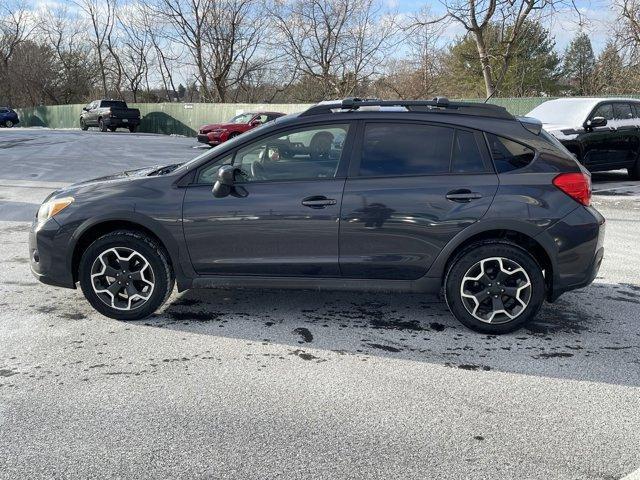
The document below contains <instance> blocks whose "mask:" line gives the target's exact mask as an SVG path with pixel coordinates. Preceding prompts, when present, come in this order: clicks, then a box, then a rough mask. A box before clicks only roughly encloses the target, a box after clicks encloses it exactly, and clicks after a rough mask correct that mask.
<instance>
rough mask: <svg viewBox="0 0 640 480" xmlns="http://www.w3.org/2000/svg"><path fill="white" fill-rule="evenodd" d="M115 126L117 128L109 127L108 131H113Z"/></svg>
mask: <svg viewBox="0 0 640 480" xmlns="http://www.w3.org/2000/svg"><path fill="white" fill-rule="evenodd" d="M116 128H118V127H109V131H110V132H115V131H116Z"/></svg>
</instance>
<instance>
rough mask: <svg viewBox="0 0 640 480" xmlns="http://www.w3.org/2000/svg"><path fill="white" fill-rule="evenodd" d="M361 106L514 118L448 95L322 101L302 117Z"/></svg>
mask: <svg viewBox="0 0 640 480" xmlns="http://www.w3.org/2000/svg"><path fill="white" fill-rule="evenodd" d="M360 107H404V108H406V109H407V110H408V111H410V112H427V113H437V112H442V113H457V114H462V115H477V116H482V117H492V118H502V119H506V120H514V119H515V117H514V116H513V115H511V114H510V113H509V112H508V111H507V109H506V108H504V107H501V106H499V105H492V104H489V103H475V102H452V101H450V100H449V99H448V98H446V97H435V98H434V99H433V100H379V99H368V98H367V99H361V98H345V99H344V100H336V101H332V102H320V103H318V104H317V105H314V106H313V107H311V108H309V109H308V110H305V111H304V112H302V113H301V114H300V116H301V117H308V116H311V115H322V114H327V113H333V112H334V110H343V111H344V110H346V111H354V110H358V109H359V108H360Z"/></svg>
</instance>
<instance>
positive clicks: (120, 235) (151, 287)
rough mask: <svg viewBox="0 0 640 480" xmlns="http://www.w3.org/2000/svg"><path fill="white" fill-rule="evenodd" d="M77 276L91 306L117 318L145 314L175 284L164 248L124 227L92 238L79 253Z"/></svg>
mask: <svg viewBox="0 0 640 480" xmlns="http://www.w3.org/2000/svg"><path fill="white" fill-rule="evenodd" d="M78 276H79V280H80V286H81V288H82V292H83V293H84V296H85V297H86V298H87V300H88V301H89V303H90V304H91V305H92V306H93V308H95V309H96V310H97V311H98V312H100V313H101V314H103V315H105V316H107V317H110V318H115V319H117V320H138V319H141V318H145V317H148V316H149V315H151V314H152V313H153V312H155V311H156V310H157V309H158V308H159V307H160V306H161V305H162V304H163V303H164V302H165V301H166V300H167V298H168V297H169V295H170V294H171V291H172V290H173V285H174V279H173V275H172V272H171V267H170V264H169V257H168V254H167V253H166V252H165V250H164V248H163V247H162V246H161V245H159V244H158V243H157V242H156V241H155V240H153V239H152V238H150V237H148V236H146V235H144V234H141V233H138V232H133V231H124V230H122V231H116V232H112V233H108V234H106V235H104V236H102V237H100V238H99V239H97V240H96V241H94V242H93V243H92V244H91V245H90V246H89V247H88V248H87V249H86V250H85V252H84V253H83V255H82V258H81V260H80V269H79V275H78Z"/></svg>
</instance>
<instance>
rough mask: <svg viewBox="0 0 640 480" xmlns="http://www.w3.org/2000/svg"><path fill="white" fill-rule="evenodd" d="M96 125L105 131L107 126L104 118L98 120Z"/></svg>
mask: <svg viewBox="0 0 640 480" xmlns="http://www.w3.org/2000/svg"><path fill="white" fill-rule="evenodd" d="M98 127H99V128H100V131H101V132H106V131H107V126H106V125H105V123H104V120H102V119H100V120H98Z"/></svg>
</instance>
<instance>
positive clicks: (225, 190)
mask: <svg viewBox="0 0 640 480" xmlns="http://www.w3.org/2000/svg"><path fill="white" fill-rule="evenodd" d="M242 175H244V172H243V171H242V170H240V169H239V168H237V167H234V166H233V165H223V166H221V167H220V168H219V169H218V174H217V175H216V183H214V184H213V188H212V189H211V191H212V192H213V196H214V197H216V198H224V197H227V196H229V195H231V196H234V197H239V198H244V197H246V196H247V195H248V194H249V192H247V190H246V189H245V188H244V187H243V186H241V185H235V183H236V176H242Z"/></svg>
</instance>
